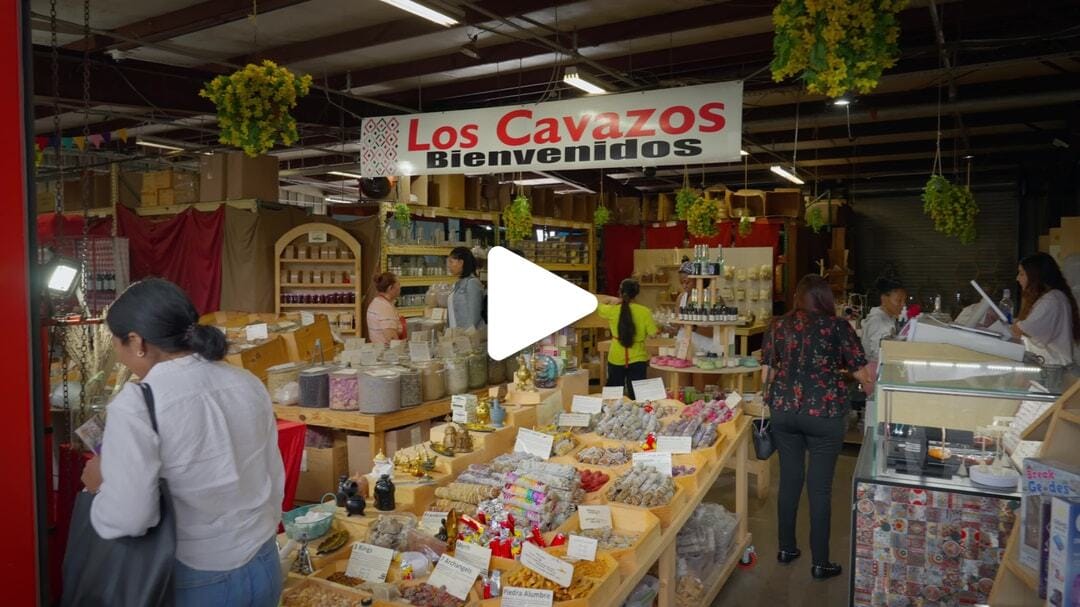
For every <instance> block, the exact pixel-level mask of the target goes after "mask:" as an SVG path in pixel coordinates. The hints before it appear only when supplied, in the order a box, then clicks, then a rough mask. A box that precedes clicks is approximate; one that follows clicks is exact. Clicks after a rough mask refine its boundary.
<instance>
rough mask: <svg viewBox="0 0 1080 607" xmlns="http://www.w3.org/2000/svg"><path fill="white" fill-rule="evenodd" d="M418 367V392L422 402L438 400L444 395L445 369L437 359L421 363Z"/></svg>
mask: <svg viewBox="0 0 1080 607" xmlns="http://www.w3.org/2000/svg"><path fill="white" fill-rule="evenodd" d="M419 368H420V387H421V390H420V394H421V399H422V402H429V401H433V400H438V399H440V398H442V397H443V396H445V395H446V369H444V368H443V364H442V363H441V362H438V361H431V362H428V363H422V364H420V365H419Z"/></svg>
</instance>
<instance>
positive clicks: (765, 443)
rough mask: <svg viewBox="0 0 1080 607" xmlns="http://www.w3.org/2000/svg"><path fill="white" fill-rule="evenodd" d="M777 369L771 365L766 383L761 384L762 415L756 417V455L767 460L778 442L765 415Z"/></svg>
mask: <svg viewBox="0 0 1080 607" xmlns="http://www.w3.org/2000/svg"><path fill="white" fill-rule="evenodd" d="M775 372H776V370H775V369H773V368H772V367H769V374H768V376H766V378H765V384H764V385H762V386H761V417H759V418H756V419H754V421H753V424H754V427H753V434H752V437H753V439H754V455H756V456H757V458H758V459H760V460H766V459H769V458H770V457H772V454H773V453H776V442H775V441H773V433H772V428H771V427H770V425H769V419H768V418H767V417H765V407H767V406H768V405H766V404H765V399H766V398H768V396H769V388H770V387H771V386H772V380H773V373H775Z"/></svg>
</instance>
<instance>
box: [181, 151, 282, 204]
mask: <svg viewBox="0 0 1080 607" xmlns="http://www.w3.org/2000/svg"><path fill="white" fill-rule="evenodd" d="M195 189H196V190H197V196H198V199H199V201H200V202H221V201H223V200H265V201H271V202H272V201H276V200H277V199H278V160H277V157H275V156H258V157H256V158H252V157H250V156H248V155H247V154H244V153H243V152H229V153H226V154H221V153H219V154H212V155H210V156H202V157H201V158H199V180H198V183H197V184H196V188H195Z"/></svg>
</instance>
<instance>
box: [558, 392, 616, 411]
mask: <svg viewBox="0 0 1080 607" xmlns="http://www.w3.org/2000/svg"><path fill="white" fill-rule="evenodd" d="M605 389H606V388H605ZM619 398H622V397H621V396H620V397H619ZM570 410H571V411H573V412H574V413H588V414H589V415H595V414H597V413H600V412H601V411H603V410H604V399H602V398H597V397H595V396H585V395H584V394H575V395H574V400H572V401H570Z"/></svg>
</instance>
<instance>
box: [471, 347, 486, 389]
mask: <svg viewBox="0 0 1080 607" xmlns="http://www.w3.org/2000/svg"><path fill="white" fill-rule="evenodd" d="M487 360H488V359H487V355H486V354H483V353H480V352H474V353H473V354H470V355H469V388H470V389H472V390H475V389H477V388H483V387H484V386H486V385H487V378H488V365H487Z"/></svg>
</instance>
